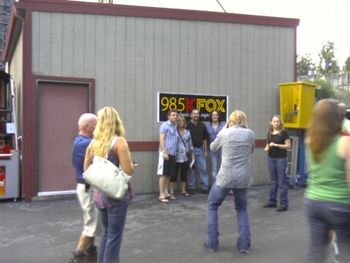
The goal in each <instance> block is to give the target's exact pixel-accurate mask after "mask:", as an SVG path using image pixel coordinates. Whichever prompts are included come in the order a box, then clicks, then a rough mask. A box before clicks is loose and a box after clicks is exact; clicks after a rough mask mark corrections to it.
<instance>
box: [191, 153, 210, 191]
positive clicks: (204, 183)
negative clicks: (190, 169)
mask: <svg viewBox="0 0 350 263" xmlns="http://www.w3.org/2000/svg"><path fill="white" fill-rule="evenodd" d="M193 152H194V154H195V160H196V161H195V165H196V166H197V168H198V172H199V177H200V179H201V189H202V190H208V188H209V182H208V181H209V180H208V174H207V163H206V160H205V157H204V151H203V149H202V148H193Z"/></svg>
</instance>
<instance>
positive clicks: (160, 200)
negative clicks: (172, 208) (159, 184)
mask: <svg viewBox="0 0 350 263" xmlns="http://www.w3.org/2000/svg"><path fill="white" fill-rule="evenodd" d="M159 202H161V203H168V202H169V200H168V199H166V198H165V197H159Z"/></svg>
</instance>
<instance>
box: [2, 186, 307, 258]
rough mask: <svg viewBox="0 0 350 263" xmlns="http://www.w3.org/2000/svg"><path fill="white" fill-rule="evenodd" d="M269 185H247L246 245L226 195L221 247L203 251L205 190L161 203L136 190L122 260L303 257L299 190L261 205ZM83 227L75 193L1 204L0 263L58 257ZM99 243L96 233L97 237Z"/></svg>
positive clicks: (303, 227) (66, 253)
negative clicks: (283, 206) (285, 202)
mask: <svg viewBox="0 0 350 263" xmlns="http://www.w3.org/2000/svg"><path fill="white" fill-rule="evenodd" d="M268 191H269V189H268V186H256V187H252V188H251V189H250V190H249V195H248V196H249V209H248V210H249V216H250V223H251V232H252V248H251V250H250V253H249V254H248V255H245V254H241V253H240V252H239V251H238V250H237V249H236V248H235V242H236V237H237V232H236V216H235V211H234V206H233V197H232V196H228V197H227V198H226V200H225V202H224V203H223V204H222V206H221V208H220V210H219V220H220V247H219V250H218V251H217V252H215V253H210V252H208V251H206V250H205V249H204V247H203V245H202V244H203V242H204V240H205V238H206V209H207V203H206V201H207V195H205V194H200V193H198V194H195V195H192V196H190V197H184V196H177V199H176V200H171V201H170V202H169V203H168V204H162V203H160V202H159V201H158V199H157V195H156V194H154V195H140V196H137V197H136V198H135V200H134V201H133V203H132V204H131V205H130V206H129V211H128V217H127V223H126V226H125V232H124V240H123V245H122V248H121V263H212V262H220V263H228V262H230V263H232V262H241V263H299V262H300V263H302V262H305V255H306V253H307V243H308V227H307V225H306V217H305V211H304V205H303V191H304V189H299V190H290V191H289V200H290V207H289V210H288V211H286V212H276V211H275V209H271V208H269V209H267V208H262V205H263V204H264V202H265V201H266V198H267V196H268ZM81 228H82V214H81V211H80V207H79V204H78V202H77V200H76V198H74V197H71V198H68V199H67V198H66V199H61V200H57V199H55V200H45V201H34V202H21V201H20V202H13V201H6V202H4V201H2V202H0V263H44V262H48V263H65V262H68V260H69V258H70V254H71V251H73V250H74V248H75V247H76V244H77V240H78V238H79V235H80V232H81ZM97 241H98V238H97Z"/></svg>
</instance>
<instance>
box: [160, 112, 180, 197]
mask: <svg viewBox="0 0 350 263" xmlns="http://www.w3.org/2000/svg"><path fill="white" fill-rule="evenodd" d="M176 120H177V111H176V110H170V111H169V112H168V121H166V122H163V123H162V125H161V126H160V129H159V147H160V154H159V163H158V175H159V201H160V202H162V203H167V202H168V199H167V198H169V197H172V196H171V195H170V194H169V192H168V188H169V179H170V176H171V175H172V173H174V172H175V170H176V169H175V166H176V160H175V156H176V151H177V127H176ZM173 198H174V197H173Z"/></svg>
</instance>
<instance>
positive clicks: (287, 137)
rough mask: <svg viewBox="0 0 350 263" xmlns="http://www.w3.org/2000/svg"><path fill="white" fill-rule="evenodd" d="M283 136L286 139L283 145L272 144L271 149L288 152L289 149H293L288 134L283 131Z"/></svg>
mask: <svg viewBox="0 0 350 263" xmlns="http://www.w3.org/2000/svg"><path fill="white" fill-rule="evenodd" d="M282 136H283V137H284V138H285V140H284V143H283V144H278V143H274V142H270V144H269V146H271V147H278V148H280V149H283V150H287V149H290V148H292V143H291V141H290V138H289V136H288V133H287V132H286V131H285V130H283V131H282Z"/></svg>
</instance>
